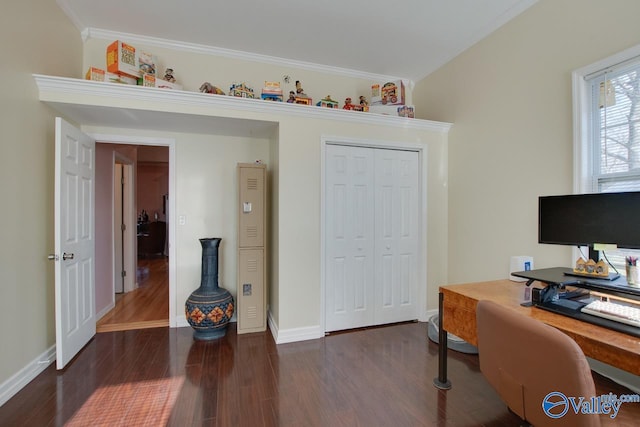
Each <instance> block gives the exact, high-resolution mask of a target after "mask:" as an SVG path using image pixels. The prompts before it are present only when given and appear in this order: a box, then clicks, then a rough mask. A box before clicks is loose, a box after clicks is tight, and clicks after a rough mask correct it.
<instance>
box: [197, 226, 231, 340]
mask: <svg viewBox="0 0 640 427" xmlns="http://www.w3.org/2000/svg"><path fill="white" fill-rule="evenodd" d="M221 241H222V239H220V238H218V237H213V238H206V239H200V244H201V245H202V273H201V278H200V287H199V288H198V289H196V290H195V291H193V292H192V293H191V295H190V296H189V298H187V302H186V303H185V314H186V316H187V321H188V322H189V324H190V325H191V327H192V328H193V329H194V333H193V338H194V339H196V340H213V339H216V338H220V337H223V336H224V334H225V333H226V331H227V325H228V324H229V320H231V317H232V316H233V310H234V301H233V297H232V296H231V294H230V293H229V291H227V290H226V289H224V288H220V287H219V286H218V248H219V247H220V242H221Z"/></svg>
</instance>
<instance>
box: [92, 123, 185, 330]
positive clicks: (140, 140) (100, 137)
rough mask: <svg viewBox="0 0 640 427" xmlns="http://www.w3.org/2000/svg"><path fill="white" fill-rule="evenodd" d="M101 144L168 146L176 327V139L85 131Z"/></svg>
mask: <svg viewBox="0 0 640 427" xmlns="http://www.w3.org/2000/svg"><path fill="white" fill-rule="evenodd" d="M87 135H89V136H91V137H92V138H94V139H95V140H96V142H99V143H101V144H130V145H152V146H153V145H155V146H161V147H168V148H169V200H168V203H167V205H168V206H167V208H168V211H167V225H168V227H169V236H168V243H169V327H171V328H176V327H178V322H177V317H176V314H177V313H176V307H177V305H176V295H177V283H178V280H177V268H176V247H177V245H176V243H175V242H176V221H175V219H176V163H175V161H176V140H175V139H173V138H159V137H145V136H133V135H116V134H114V135H111V134H98V133H87Z"/></svg>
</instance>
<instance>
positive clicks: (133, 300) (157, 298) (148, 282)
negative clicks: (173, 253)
mask: <svg viewBox="0 0 640 427" xmlns="http://www.w3.org/2000/svg"><path fill="white" fill-rule="evenodd" d="M138 270H139V271H142V272H144V273H143V274H140V275H139V280H138V288H136V289H134V290H133V291H130V292H127V293H124V294H118V295H116V304H115V307H114V308H113V309H112V310H111V311H109V312H108V313H107V314H105V315H104V316H103V317H102V318H101V319H100V320H98V322H97V323H96V332H98V333H101V332H113V331H126V330H131V329H143V328H157V327H162V326H169V258H167V257H161V258H150V259H139V260H138Z"/></svg>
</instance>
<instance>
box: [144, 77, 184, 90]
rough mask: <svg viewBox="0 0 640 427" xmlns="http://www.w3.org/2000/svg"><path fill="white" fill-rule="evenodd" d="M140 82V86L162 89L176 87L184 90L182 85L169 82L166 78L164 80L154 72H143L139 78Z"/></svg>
mask: <svg viewBox="0 0 640 427" xmlns="http://www.w3.org/2000/svg"><path fill="white" fill-rule="evenodd" d="M138 84H139V85H140V86H146V87H158V88H162V89H176V90H182V85H179V84H178V83H172V82H168V81H166V80H162V79H161V78H159V77H156V76H154V75H152V74H143V75H142V77H141V78H140V79H138Z"/></svg>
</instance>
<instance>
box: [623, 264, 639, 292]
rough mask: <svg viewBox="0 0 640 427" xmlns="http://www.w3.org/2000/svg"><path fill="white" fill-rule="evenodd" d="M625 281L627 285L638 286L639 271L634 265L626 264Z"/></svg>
mask: <svg viewBox="0 0 640 427" xmlns="http://www.w3.org/2000/svg"><path fill="white" fill-rule="evenodd" d="M626 267H627V283H628V284H629V286H633V287H636V288H640V271H639V270H638V266H636V265H627V266H626Z"/></svg>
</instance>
